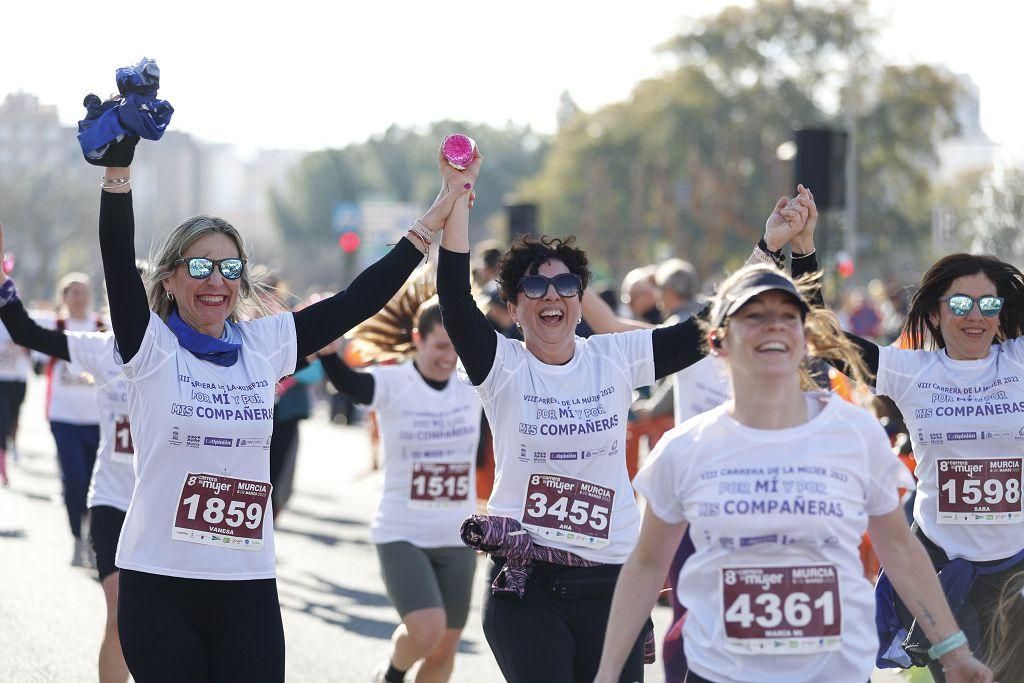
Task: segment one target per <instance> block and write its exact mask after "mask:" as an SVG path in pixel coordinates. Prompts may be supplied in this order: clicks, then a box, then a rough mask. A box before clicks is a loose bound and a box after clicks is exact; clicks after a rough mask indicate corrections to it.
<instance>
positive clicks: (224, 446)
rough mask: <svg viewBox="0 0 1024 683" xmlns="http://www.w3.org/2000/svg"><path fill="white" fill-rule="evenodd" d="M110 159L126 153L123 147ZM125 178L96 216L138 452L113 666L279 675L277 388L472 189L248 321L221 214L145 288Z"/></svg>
mask: <svg viewBox="0 0 1024 683" xmlns="http://www.w3.org/2000/svg"><path fill="white" fill-rule="evenodd" d="M135 140H136V139H133V138H131V137H129V136H125V137H124V138H122V140H121V141H115V142H112V143H110V144H111V145H112V146H114V145H133V144H134V142H135ZM111 156H113V157H115V158H120V159H125V160H126V162H127V163H130V161H131V154H130V152H129V153H125V154H120V155H107V156H105V157H104V158H110V157H111ZM122 163H124V162H122ZM130 188H131V174H130V169H129V167H128V166H127V165H125V166H119V167H108V168H107V169H106V173H105V175H104V178H103V183H102V192H101V199H100V220H99V237H100V251H101V254H102V258H103V270H104V274H105V276H106V284H107V295H108V298H109V303H110V316H111V322H112V325H113V331H114V336H115V340H116V344H117V352H118V355H119V358H118V359H119V361H120V362H121V363H122V367H123V370H124V374H125V379H126V382H127V385H128V403H129V406H130V410H129V414H130V419H131V424H132V434H133V437H134V441H135V447H136V451H137V463H136V484H135V494H134V496H133V498H132V502H131V506H130V507H129V509H128V513H127V517H126V519H125V522H124V528H123V530H122V533H121V539H120V543H119V545H118V551H117V566H118V567H119V568H120V569H121V572H120V598H119V604H118V621H119V632H120V638H121V646H122V649H123V651H124V656H125V660H126V661H127V663H128V668H129V669H130V670H131V672H132V675H133V676H134V678H135V680H137V681H140V682H142V683H145V682H148V681H164V680H166V681H183V680H196V681H202V680H210V681H225V680H237V681H281V680H284V633H283V630H282V625H281V610H280V606H279V603H278V597H277V585H276V581H275V579H274V576H275V562H274V534H273V521H272V514H271V510H270V507H271V506H270V485H269V483H268V482H269V458H268V444H269V440H270V436H271V429H272V418H273V409H272V406H273V404H274V396H273V392H274V386H275V383H276V382H277V381H278V380H279V379H280V378H281V377H283V376H285V375H288V374H291V372H292V371H293V370H294V368H295V364H296V362H297V360H298V359H299V358H303V357H305V356H308V355H310V354H312V353H314V352H316V351H317V350H319V349H321V348H323V347H324V346H326V345H327V344H329V343H330V342H332V341H333V340H334V339H336V338H337V337H339V336H340V335H342V334H343V333H344V332H345V331H346V330H348V329H349V328H351V327H352V326H354V325H356V324H357V323H359V322H360V321H362V320H364V319H366V318H368V317H369V316H370V315H372V314H373V313H375V312H376V311H377V310H378V309H380V308H381V306H383V305H384V304H385V303H387V301H388V300H389V299H390V298H391V296H392V295H393V294H394V293H395V292H396V291H397V290H398V288H399V287H400V286H401V285H402V283H404V282H405V280H406V278H407V277H408V275H409V274H410V273H411V272H412V270H413V269H414V268H415V267H416V266H417V264H419V263H420V261H421V260H422V259H423V255H424V254H425V253H426V251H427V249H428V247H429V243H430V240H431V236H432V234H433V233H434V231H436V230H438V229H440V228H441V227H442V225H443V224H444V221H445V219H446V218H447V216H448V213H449V212H450V211H451V208H452V206H453V205H454V203H455V200H456V199H457V198H459V197H461V196H463V195H468V194H469V189H470V187H469V185H465V186H463V185H460V186H458V187H455V188H452V189H447V188H446V189H445V190H443V191H442V192H441V193H440V194H439V195H438V198H437V199H436V200H435V202H434V204H433V206H432V207H431V208H430V210H428V211H427V212H426V213H425V214H424V215H423V217H422V218H421V219H419V220H417V221H416V222H415V224H414V225H413V226H411V227H410V229H409V232H408V234H407V235H406V236H405V237H404V238H402V239H401V240H399V242H398V244H397V245H396V246H395V247H394V248H393V249H392V250H391V252H389V253H388V254H387V255H386V256H385V257H383V258H382V259H381V260H380V261H378V262H377V263H375V264H374V265H372V266H370V267H369V268H367V269H366V270H365V271H364V272H363V273H361V274H360V275H359V276H358V277H357V278H356V279H355V280H354V281H353V282H352V284H351V285H350V286H349V288H348V289H347V290H345V291H342V292H339V293H338V294H336V295H334V296H333V297H330V298H327V299H324V300H322V301H320V302H318V303H316V304H314V305H312V306H309V307H307V308H305V309H303V310H302V311H299V312H297V313H281V314H278V315H272V316H267V317H262V318H259V319H256V320H245V311H246V309H247V308H248V307H250V306H255V305H258V302H257V301H256V299H255V297H254V289H255V288H256V286H257V285H256V284H255V283H253V282H252V281H251V280H250V278H249V273H248V269H247V267H246V263H247V259H248V254H247V252H246V250H245V247H244V246H243V241H242V237H241V235H240V234H239V232H238V231H237V230H236V229H235V228H234V227H233V226H232V225H230V224H229V223H227V222H226V221H224V220H222V219H219V218H214V217H211V216H195V217H193V218H189V219H187V220H186V221H184V222H183V223H181V225H179V226H178V227H176V228H175V229H174V230H172V231H171V232H170V234H169V235H168V236H167V238H166V239H165V240H164V242H163V244H162V246H161V247H160V248H159V249H158V250H157V252H156V257H155V259H154V260H153V263H152V275H151V277H150V282H149V284H148V287H147V286H146V285H144V284H143V282H142V280H141V279H140V278H139V275H138V273H137V272H136V271H135V245H134V217H133V211H132V195H131V191H130Z"/></svg>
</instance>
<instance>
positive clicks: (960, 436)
mask: <svg viewBox="0 0 1024 683" xmlns="http://www.w3.org/2000/svg"><path fill="white" fill-rule="evenodd" d="M946 438H947V439H949V440H950V441H977V439H978V432H946Z"/></svg>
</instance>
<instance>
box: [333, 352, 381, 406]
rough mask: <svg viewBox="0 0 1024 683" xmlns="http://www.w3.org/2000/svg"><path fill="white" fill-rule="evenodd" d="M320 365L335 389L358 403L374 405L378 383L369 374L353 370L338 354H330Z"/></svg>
mask: <svg viewBox="0 0 1024 683" xmlns="http://www.w3.org/2000/svg"><path fill="white" fill-rule="evenodd" d="M320 364H321V365H322V366H323V368H324V374H326V375H327V379H329V380H330V381H331V384H333V385H334V388H335V389H337V390H338V391H339V392H341V393H343V394H345V395H346V396H348V397H349V398H351V399H352V400H353V401H355V402H356V403H362V404H363V405H369V404H371V403H373V394H374V389H375V388H376V381H375V380H374V378H373V375H371V374H370V373H368V372H359V371H358V370H353V369H352V368H350V367H349V366H348V364H347V363H346V362H345V361H344V360H342V358H341V356H339V355H338V354H336V353H328V354H325V355H323V356H321V357H320Z"/></svg>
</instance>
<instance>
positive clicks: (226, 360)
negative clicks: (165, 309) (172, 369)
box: [167, 309, 242, 368]
mask: <svg viewBox="0 0 1024 683" xmlns="http://www.w3.org/2000/svg"><path fill="white" fill-rule="evenodd" d="M167 326H168V327H169V328H171V331H172V332H174V336H175V337H177V338H178V343H179V344H181V346H182V348H184V349H185V350H186V351H189V352H190V353H191V354H192V355H193V356H195V357H196V358H198V359H200V360H207V361H210V362H211V363H216V364H217V365H221V366H224V367H226V368H228V367H231V366H232V365H234V364H235V363H236V362H238V351H239V349H241V348H242V344H241V342H239V341H235V340H236V339H237V338H238V331H237V330H236V329H235V328H234V325H233V324H232V323H231V321H230V320H225V321H224V335H223V336H222V338H220V339H217V338H216V337H211V336H210V335H208V334H203V333H202V332H198V331H196V330H195V329H193V328H192V327H190V326H189V325H188V323H186V322H185V321H184V320H182V319H181V316H179V315H178V310H177V309H175V310H174V311H172V312H171V314H170V315H169V316H167Z"/></svg>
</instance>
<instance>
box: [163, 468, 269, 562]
mask: <svg viewBox="0 0 1024 683" xmlns="http://www.w3.org/2000/svg"><path fill="white" fill-rule="evenodd" d="M270 490H271V485H270V484H268V483H267V482H265V481H252V480H248V479H235V478H234V477H226V476H223V475H217V474H193V473H191V472H189V473H188V474H187V475H186V476H185V482H184V484H182V487H181V495H180V496H179V497H178V509H177V511H176V513H175V516H174V528H173V529H172V531H171V538H173V539H174V540H176V541H187V542H189V543H202V544H203V545H216V546H220V547H223V548H230V549H231V550H262V549H263V522H264V520H265V518H266V514H267V505H268V503H269V502H270Z"/></svg>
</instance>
